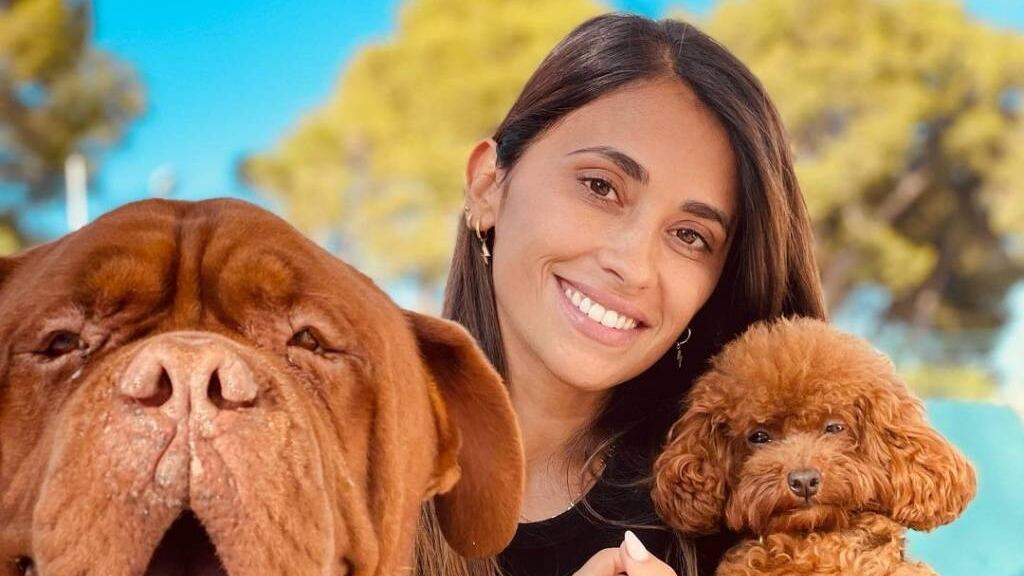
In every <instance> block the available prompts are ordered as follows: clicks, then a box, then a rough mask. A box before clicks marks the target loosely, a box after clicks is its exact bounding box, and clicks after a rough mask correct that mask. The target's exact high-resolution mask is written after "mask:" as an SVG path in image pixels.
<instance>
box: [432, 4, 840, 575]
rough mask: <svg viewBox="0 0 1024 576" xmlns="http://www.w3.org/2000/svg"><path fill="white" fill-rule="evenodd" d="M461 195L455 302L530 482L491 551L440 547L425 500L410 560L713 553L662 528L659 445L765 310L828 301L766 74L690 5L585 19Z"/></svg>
mask: <svg viewBox="0 0 1024 576" xmlns="http://www.w3.org/2000/svg"><path fill="white" fill-rule="evenodd" d="M465 210H466V214H465V224H466V226H464V227H461V226H460V231H459V233H458V239H457V244H456V249H455V255H454V259H453V263H452V269H451V274H450V276H449V283H448V287H447V292H446V300H445V315H446V316H447V317H449V318H452V319H454V320H457V321H459V322H461V323H462V324H463V325H465V326H466V327H467V328H468V329H469V331H470V332H471V333H472V334H473V335H474V336H476V338H477V339H478V341H479V342H480V344H481V346H482V347H483V348H484V350H485V351H486V353H487V355H488V356H489V358H490V360H491V361H492V362H493V363H494V364H495V365H496V366H497V368H498V370H499V372H500V373H501V374H502V376H504V378H505V381H506V384H507V386H508V388H509V391H510V393H511V397H512V401H513V404H514V407H515V410H516V413H517V416H518V419H519V424H520V427H521V431H522V438H523V441H524V448H525V451H526V491H525V494H524V500H523V508H522V510H521V516H520V524H519V529H518V531H517V533H516V536H515V538H514V540H513V541H512V544H511V545H510V546H509V547H508V548H507V549H506V550H505V551H504V552H503V553H502V554H501V555H500V556H499V557H498V558H497V559H493V560H487V561H485V562H483V563H476V564H473V563H468V562H466V561H463V560H461V559H458V558H455V557H454V556H453V555H452V554H451V553H450V551H447V550H446V549H445V548H444V544H443V542H442V541H441V540H440V539H439V538H438V537H437V529H436V526H435V520H434V518H433V516H432V512H431V510H430V508H429V507H428V508H427V509H425V513H424V517H423V521H422V522H421V524H422V525H423V529H422V530H421V541H420V542H419V545H418V546H419V554H418V567H419V570H420V573H422V574H494V573H498V572H499V571H500V572H503V573H505V574H511V575H513V576H515V575H521V574H523V575H525V574H530V575H541V574H543V575H554V574H558V575H562V574H572V573H575V574H578V575H579V576H584V575H591V576H598V575H600V576H612V575H613V574H618V573H627V574H630V575H632V576H643V575H654V574H658V575H667V574H673V573H680V574H684V573H685V574H695V573H697V572H698V569H699V570H700V573H709V571H711V572H713V570H714V566H715V564H716V563H717V560H718V556H719V554H720V551H721V550H722V549H723V548H724V547H725V546H726V545H727V544H728V542H729V539H728V538H727V537H725V538H715V539H703V540H698V541H696V542H694V541H691V540H687V539H677V538H675V537H672V536H671V533H670V532H669V531H668V530H667V529H666V528H665V526H664V524H663V523H662V522H661V521H660V520H659V519H658V518H657V517H656V515H655V514H654V511H653V506H652V505H651V502H650V497H649V489H650V487H649V482H650V475H651V464H652V459H653V457H654V456H655V455H656V454H657V452H658V451H659V449H660V448H661V446H662V443H663V441H664V438H665V435H666V432H667V430H668V427H669V425H670V424H671V423H672V421H673V420H674V418H675V417H676V416H677V415H678V412H679V408H680V402H681V398H682V397H683V395H684V394H685V392H686V391H687V389H688V388H689V386H690V385H691V383H692V381H693V379H694V378H695V376H696V375H697V374H699V373H701V372H702V371H703V369H704V368H705V365H706V362H707V359H708V358H709V357H710V356H711V355H713V354H714V353H715V352H716V351H718V350H719V349H720V348H721V346H722V345H723V344H724V343H725V342H727V341H729V340H730V339H732V338H733V337H734V336H735V335H737V334H738V333H739V332H741V331H742V330H743V329H744V328H746V327H747V326H749V325H750V324H751V323H752V322H755V321H757V320H761V319H767V318H775V317H779V316H783V315H804V316H812V317H817V318H822V317H824V315H825V312H824V306H823V303H822V296H821V289H820V286H819V282H818V274H817V267H816V264H815V261H814V255H813V252H812V237H811V227H810V224H809V221H808V217H807V214H806V210H805V207H804V202H803V198H802V196H801V194H800V191H799V187H798V185H797V182H796V178H795V176H794V174H793V168H792V161H791V158H790V154H789V149H788V144H787V142H786V138H785V135H784V132H783V129H782V126H781V124H780V121H779V119H778V115H777V113H776V111H775V109H774V107H773V106H772V104H771V102H770V100H769V99H768V97H767V95H766V94H765V92H764V90H763V88H762V87H761V85H760V83H759V82H758V81H757V79H756V78H755V77H754V76H753V75H752V74H751V73H750V72H749V71H748V70H747V68H746V67H745V66H744V65H743V64H742V63H741V62H739V61H738V60H736V59H735V58H734V57H733V56H732V55H731V54H729V53H728V52H727V51H726V50H725V49H724V48H722V47H721V46H720V45H718V44H717V43H716V42H715V41H714V40H712V39H711V38H709V37H708V36H706V35H705V34H703V33H701V32H700V31H699V30H697V29H695V28H693V27H692V26H689V25H687V24H684V23H681V22H677V21H672V20H665V21H661V22H656V21H652V20H648V19H645V18H641V17H636V16H628V15H617V14H612V15H605V16H601V17H598V18H595V19H592V20H590V21H588V22H586V23H584V24H582V25H581V26H579V27H578V28H577V29H576V30H574V31H573V32H571V33H570V34H569V36H568V37H567V38H565V39H564V40H563V41H562V42H561V43H560V44H559V45H558V46H556V47H555V49H554V50H553V51H552V52H551V54H549V55H548V57H547V58H546V59H545V60H544V62H543V63H542V64H541V66H540V68H539V69H538V70H537V71H536V73H535V74H534V75H533V77H532V78H531V79H530V80H529V81H528V82H527V84H526V86H525V88H524V89H523V92H522V93H521V94H520V96H519V99H518V100H517V101H516V103H515V104H514V105H513V106H512V109H511V110H510V111H509V113H508V115H507V116H506V118H505V120H504V121H503V122H502V123H501V125H500V126H499V127H498V129H497V131H496V132H495V134H494V135H493V137H492V138H488V139H485V140H483V141H481V142H480V143H479V144H477V146H476V147H475V148H474V149H473V151H472V153H471V154H470V157H469V160H468V163H467V169H466V207H465ZM626 528H630V529H632V530H633V531H634V532H635V534H633V535H630V536H627V537H625V539H624V536H623V531H624V530H625V529H626ZM636 535H638V536H639V538H636V537H635V536H636ZM620 543H621V546H620ZM644 545H646V548H647V550H644Z"/></svg>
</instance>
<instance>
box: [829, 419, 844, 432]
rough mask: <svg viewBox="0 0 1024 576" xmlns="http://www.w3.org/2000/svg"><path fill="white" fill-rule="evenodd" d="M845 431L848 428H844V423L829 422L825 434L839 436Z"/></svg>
mask: <svg viewBox="0 0 1024 576" xmlns="http://www.w3.org/2000/svg"><path fill="white" fill-rule="evenodd" d="M843 430H846V426H843V424H842V422H829V423H828V424H827V425H826V426H825V432H828V433H829V434H839V433H840V432H842V431H843Z"/></svg>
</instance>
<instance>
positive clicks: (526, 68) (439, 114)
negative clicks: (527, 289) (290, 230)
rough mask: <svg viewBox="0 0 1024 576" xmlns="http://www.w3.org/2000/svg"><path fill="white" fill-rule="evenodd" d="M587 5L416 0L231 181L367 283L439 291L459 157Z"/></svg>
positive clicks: (587, 11)
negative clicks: (274, 207) (318, 236)
mask: <svg viewBox="0 0 1024 576" xmlns="http://www.w3.org/2000/svg"><path fill="white" fill-rule="evenodd" d="M599 11H600V10H599V7H598V6H597V5H596V4H595V3H593V2H591V1H590V0H571V1H566V2H546V1H544V0H528V1H524V0H502V1H494V2H467V1H465V0H417V1H414V2H410V3H409V4H407V5H406V6H405V7H404V9H403V11H402V13H401V17H400V20H399V23H398V29H397V32H396V34H395V36H394V37H393V38H391V39H388V40H387V41H384V42H381V43H378V44H374V45H371V46H369V47H367V48H366V49H365V50H363V51H362V52H361V53H360V54H359V55H358V57H357V58H356V59H355V60H354V62H352V64H351V65H350V67H349V68H347V69H346V70H345V71H344V74H343V75H342V78H341V80H340V82H339V84H338V87H337V90H336V92H335V94H334V95H333V96H332V97H331V98H330V99H329V101H328V102H327V103H326V104H325V105H324V106H323V107H322V108H319V109H317V110H315V111H313V112H312V113H311V114H309V115H308V116H307V117H306V118H304V119H303V120H302V121H301V122H300V123H299V125H298V127H297V128H296V130H295V131H294V132H293V133H292V134H290V135H289V136H287V137H286V138H285V139H284V140H283V141H282V142H281V143H280V144H279V145H278V146H277V147H276V148H275V149H274V150H273V151H271V152H269V153H266V154H261V155H257V156H255V157H252V158H250V159H248V160H247V161H246V162H245V163H244V164H243V167H242V177H243V178H244V179H245V180H246V181H247V182H249V183H250V184H252V185H254V186H256V187H258V188H260V189H263V190H265V191H268V192H270V193H271V194H273V195H274V196H276V197H278V198H280V199H281V200H282V201H283V204H284V206H285V208H286V211H287V212H288V216H289V218H290V219H291V220H292V221H293V222H295V223H296V224H297V225H298V226H299V227H300V228H303V229H305V230H307V231H309V232H314V233H316V232H317V231H319V230H322V229H324V228H329V229H332V230H335V231H338V230H341V231H343V236H344V238H345V239H346V241H347V242H346V245H347V246H348V248H349V250H350V252H351V253H349V254H347V256H348V257H350V258H353V259H354V260H356V261H357V262H358V263H359V264H360V265H361V266H363V267H365V268H367V269H368V270H369V271H370V272H371V273H372V274H374V275H375V276H378V277H381V278H396V277H411V278H414V279H416V280H417V281H418V282H420V284H421V285H422V286H423V287H424V289H425V290H430V289H432V287H433V286H436V285H437V284H439V283H440V282H441V281H442V280H443V278H444V275H445V273H446V270H447V266H448V260H449V258H450V257H451V246H452V242H453V236H452V234H453V232H454V230H455V226H456V224H457V222H458V221H459V219H458V216H457V215H458V213H459V207H460V206H461V204H462V193H463V179H462V174H463V172H464V167H465V162H466V157H467V156H468V154H469V151H470V150H471V148H472V146H473V144H474V143H475V142H476V141H478V140H479V139H481V138H485V137H487V136H488V135H490V134H491V133H492V132H493V131H494V129H495V128H496V127H497V125H498V122H500V121H501V118H502V117H503V116H504V114H505V112H506V111H507V110H508V108H509V107H510V106H511V105H512V102H513V101H514V100H515V97H516V96H517V94H518V92H519V90H520V89H521V88H522V86H523V84H524V83H525V82H526V80H527V78H528V77H529V75H530V74H531V73H532V71H533V70H534V69H535V68H536V67H537V65H538V64H539V63H540V61H541V59H542V58H543V57H544V55H545V54H546V53H547V52H548V51H549V50H550V49H551V47H552V46H554V44H555V43H556V42H557V41H558V40H559V39H560V38H561V37H563V36H564V35H565V34H566V33H567V32H568V31H569V30H570V29H571V28H572V27H573V26H575V25H576V24H579V23H580V22H582V21H583V20H584V19H585V18H587V17H589V16H592V15H595V14H597V13H598V12H599Z"/></svg>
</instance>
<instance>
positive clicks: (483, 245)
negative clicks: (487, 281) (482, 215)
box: [473, 220, 491, 266]
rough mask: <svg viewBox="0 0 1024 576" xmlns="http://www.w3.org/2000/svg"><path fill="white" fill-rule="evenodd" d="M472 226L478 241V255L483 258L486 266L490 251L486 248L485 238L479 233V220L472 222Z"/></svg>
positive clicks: (488, 261)
mask: <svg viewBox="0 0 1024 576" xmlns="http://www.w3.org/2000/svg"><path fill="white" fill-rule="evenodd" d="M473 228H474V229H475V230H476V239H477V240H479V241H480V256H481V257H482V258H483V259H484V266H487V265H488V264H489V263H490V259H491V251H490V250H488V249H487V239H486V238H484V235H483V234H481V233H480V220H476V221H475V222H474V223H473Z"/></svg>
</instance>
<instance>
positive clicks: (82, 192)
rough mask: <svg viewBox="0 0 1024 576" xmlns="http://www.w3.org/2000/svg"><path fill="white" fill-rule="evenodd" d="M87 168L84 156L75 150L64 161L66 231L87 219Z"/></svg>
mask: <svg viewBox="0 0 1024 576" xmlns="http://www.w3.org/2000/svg"><path fill="white" fill-rule="evenodd" d="M88 178H89V169H88V167H87V166H86V164H85V157H83V156H82V155H81V154H78V153H77V152H76V153H74V154H72V155H71V156H68V158H67V160H65V161H64V179H65V181H66V185H67V214H68V232H74V231H75V230H78V229H79V228H81V227H82V226H85V224H86V223H87V222H88V221H89V202H88V194H89V192H88V190H87V189H86V183H87V182H88Z"/></svg>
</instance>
